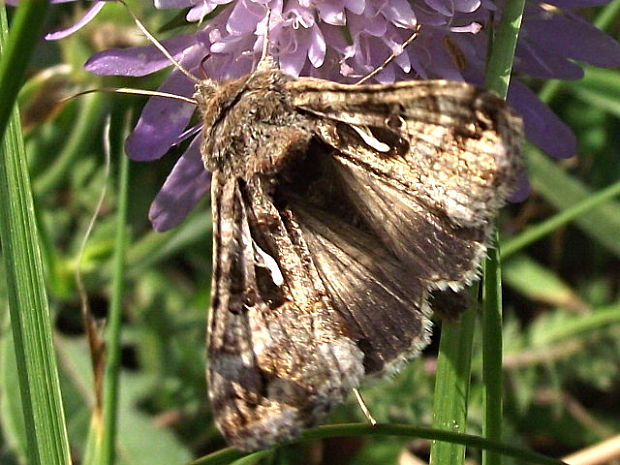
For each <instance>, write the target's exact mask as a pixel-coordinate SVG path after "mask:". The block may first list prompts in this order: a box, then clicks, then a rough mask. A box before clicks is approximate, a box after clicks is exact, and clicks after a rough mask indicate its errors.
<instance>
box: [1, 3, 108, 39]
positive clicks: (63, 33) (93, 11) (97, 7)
mask: <svg viewBox="0 0 620 465" xmlns="http://www.w3.org/2000/svg"><path fill="white" fill-rule="evenodd" d="M20 1H21V0H6V3H7V4H9V5H17V4H18V3H19V2H20ZM74 1H76V0H49V2H50V3H68V2H74ZM87 1H88V2H90V3H94V5H92V6H91V7H90V8H89V9H88V10H87V11H86V13H84V15H83V16H82V18H81V19H80V20H79V21H78V22H76V23H75V24H73V25H72V26H70V27H68V28H66V29H61V30H60V31H56V32H52V33H50V34H47V35H46V36H45V39H46V40H58V39H63V38H65V37H67V36H68V35H71V34H73V33H74V32H75V31H77V30H79V29H81V28H83V27H84V26H86V25H87V24H88V23H89V22H90V21H92V19H93V18H94V17H95V16H97V13H99V12H100V11H101V9H102V8H103V6H104V5H105V3H106V2H115V1H117V0H87Z"/></svg>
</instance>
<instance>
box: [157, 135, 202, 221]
mask: <svg viewBox="0 0 620 465" xmlns="http://www.w3.org/2000/svg"><path fill="white" fill-rule="evenodd" d="M200 141H201V136H200V135H199V136H197V137H196V138H195V139H194V140H193V141H192V143H191V144H190V145H189V147H188V148H187V150H186V151H185V153H184V154H183V155H181V158H179V161H177V163H176V165H174V168H172V171H171V172H170V174H169V175H168V178H167V179H166V181H165V182H164V185H163V186H162V188H161V190H160V191H159V193H158V194H157V196H156V197H155V200H153V203H152V204H151V208H150V210H149V219H150V220H151V223H152V224H153V228H154V229H155V230H156V231H166V230H168V229H171V228H174V227H175V226H177V225H178V224H179V223H181V221H183V220H184V219H185V217H186V216H187V214H188V213H189V212H190V211H191V210H192V209H193V208H194V207H195V206H196V204H197V203H198V201H199V200H200V199H201V198H202V197H204V196H205V195H206V194H207V193H208V192H209V189H210V187H211V173H209V172H208V171H207V170H205V167H204V165H203V164H202V157H201V155H200Z"/></svg>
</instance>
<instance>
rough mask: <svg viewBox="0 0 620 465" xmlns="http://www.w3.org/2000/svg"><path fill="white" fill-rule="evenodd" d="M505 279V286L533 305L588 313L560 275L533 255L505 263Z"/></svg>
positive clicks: (505, 261) (584, 304)
mask: <svg viewBox="0 0 620 465" xmlns="http://www.w3.org/2000/svg"><path fill="white" fill-rule="evenodd" d="M502 258H503V254H502ZM502 276H503V282H504V283H505V284H507V285H509V286H510V287H512V288H513V289H515V290H516V291H518V292H519V293H520V294H522V295H523V296H525V297H527V298H528V299H531V300H533V301H537V302H542V303H545V304H546V305H552V306H556V307H563V308H566V309H570V310H572V311H587V310H588V305H587V304H586V303H585V302H584V301H583V300H582V299H581V298H580V297H579V296H578V295H577V293H576V292H575V291H574V290H573V289H572V288H571V286H569V285H568V284H567V283H566V282H565V281H564V280H563V279H562V277H561V276H559V275H558V273H557V272H555V271H553V270H551V269H549V268H547V267H546V266H543V265H541V264H540V263H538V261H536V260H534V259H533V258H531V257H530V256H529V255H526V254H519V255H516V256H514V257H512V258H511V259H510V260H503V261H502Z"/></svg>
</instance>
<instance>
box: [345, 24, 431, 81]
mask: <svg viewBox="0 0 620 465" xmlns="http://www.w3.org/2000/svg"><path fill="white" fill-rule="evenodd" d="M419 33H420V25H419V24H418V25H416V27H415V30H414V31H413V34H411V35H410V36H409V38H408V39H407V40H405V41H404V42H403V43H402V44H401V45H400V50H399V51H398V52H392V53H391V54H390V56H389V57H387V58H386V59H385V61H384V62H383V63H381V65H380V66H378V67H377V68H375V69H373V70H372V71H371V72H370V73H368V74H367V75H366V76H364V77H363V78H362V79H360V80H359V81H357V82H356V83H355V84H364V83H365V82H366V81H370V80H371V79H372V78H374V77H375V76H376V75H377V74H379V73H380V72H381V71H383V70H384V69H385V68H386V67H387V65H389V64H390V63H391V62H392V61H393V60H394V59H395V58H396V57H397V56H399V55H400V54H401V53H403V52H404V51H405V49H406V48H407V47H408V46H409V45H410V44H411V42H413V41H414V40H415V38H416V37H418V34H419Z"/></svg>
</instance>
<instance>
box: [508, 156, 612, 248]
mask: <svg viewBox="0 0 620 465" xmlns="http://www.w3.org/2000/svg"><path fill="white" fill-rule="evenodd" d="M527 155H528V171H529V174H530V180H531V182H532V186H533V187H534V188H535V189H536V191H537V192H539V193H540V194H541V195H542V196H543V197H544V198H545V199H546V200H547V201H548V202H549V203H551V204H552V205H553V206H554V207H556V208H557V209H559V210H568V209H571V208H573V207H576V206H578V205H579V204H581V203H582V202H588V201H590V200H592V199H593V198H595V196H596V194H594V193H593V192H592V191H591V190H590V189H588V188H587V187H586V186H585V185H583V184H582V183H581V182H579V181H578V180H577V179H575V178H573V177H572V176H570V175H568V174H567V173H566V172H565V171H564V170H563V169H562V168H561V167H559V166H558V165H557V164H555V163H554V162H553V161H551V160H549V159H548V158H547V156H546V155H544V154H543V153H541V152H540V151H539V150H537V149H535V148H534V147H530V150H528V153H527ZM608 189H615V187H613V186H610V187H609V188H608ZM608 189H605V190H604V191H601V193H600V195H605V196H607V195H608V194H609V190H608ZM603 192H605V194H603ZM594 200H596V201H597V202H596V203H597V205H596V206H594V207H592V208H590V209H589V211H587V212H583V214H581V215H578V216H574V218H572V219H574V221H575V224H576V225H577V226H578V227H579V229H581V230H582V231H583V232H584V233H586V234H587V235H588V236H590V237H591V238H592V239H594V240H595V241H597V242H598V243H599V244H601V245H602V246H604V247H606V248H607V249H608V250H609V251H610V252H612V253H614V254H615V255H616V256H617V257H620V241H619V240H618V237H620V204H619V203H618V202H613V201H610V200H608V201H607V202H605V203H600V202H599V201H600V198H599V199H596V198H595V199H594ZM567 216H568V214H567ZM512 247H514V246H512Z"/></svg>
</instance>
